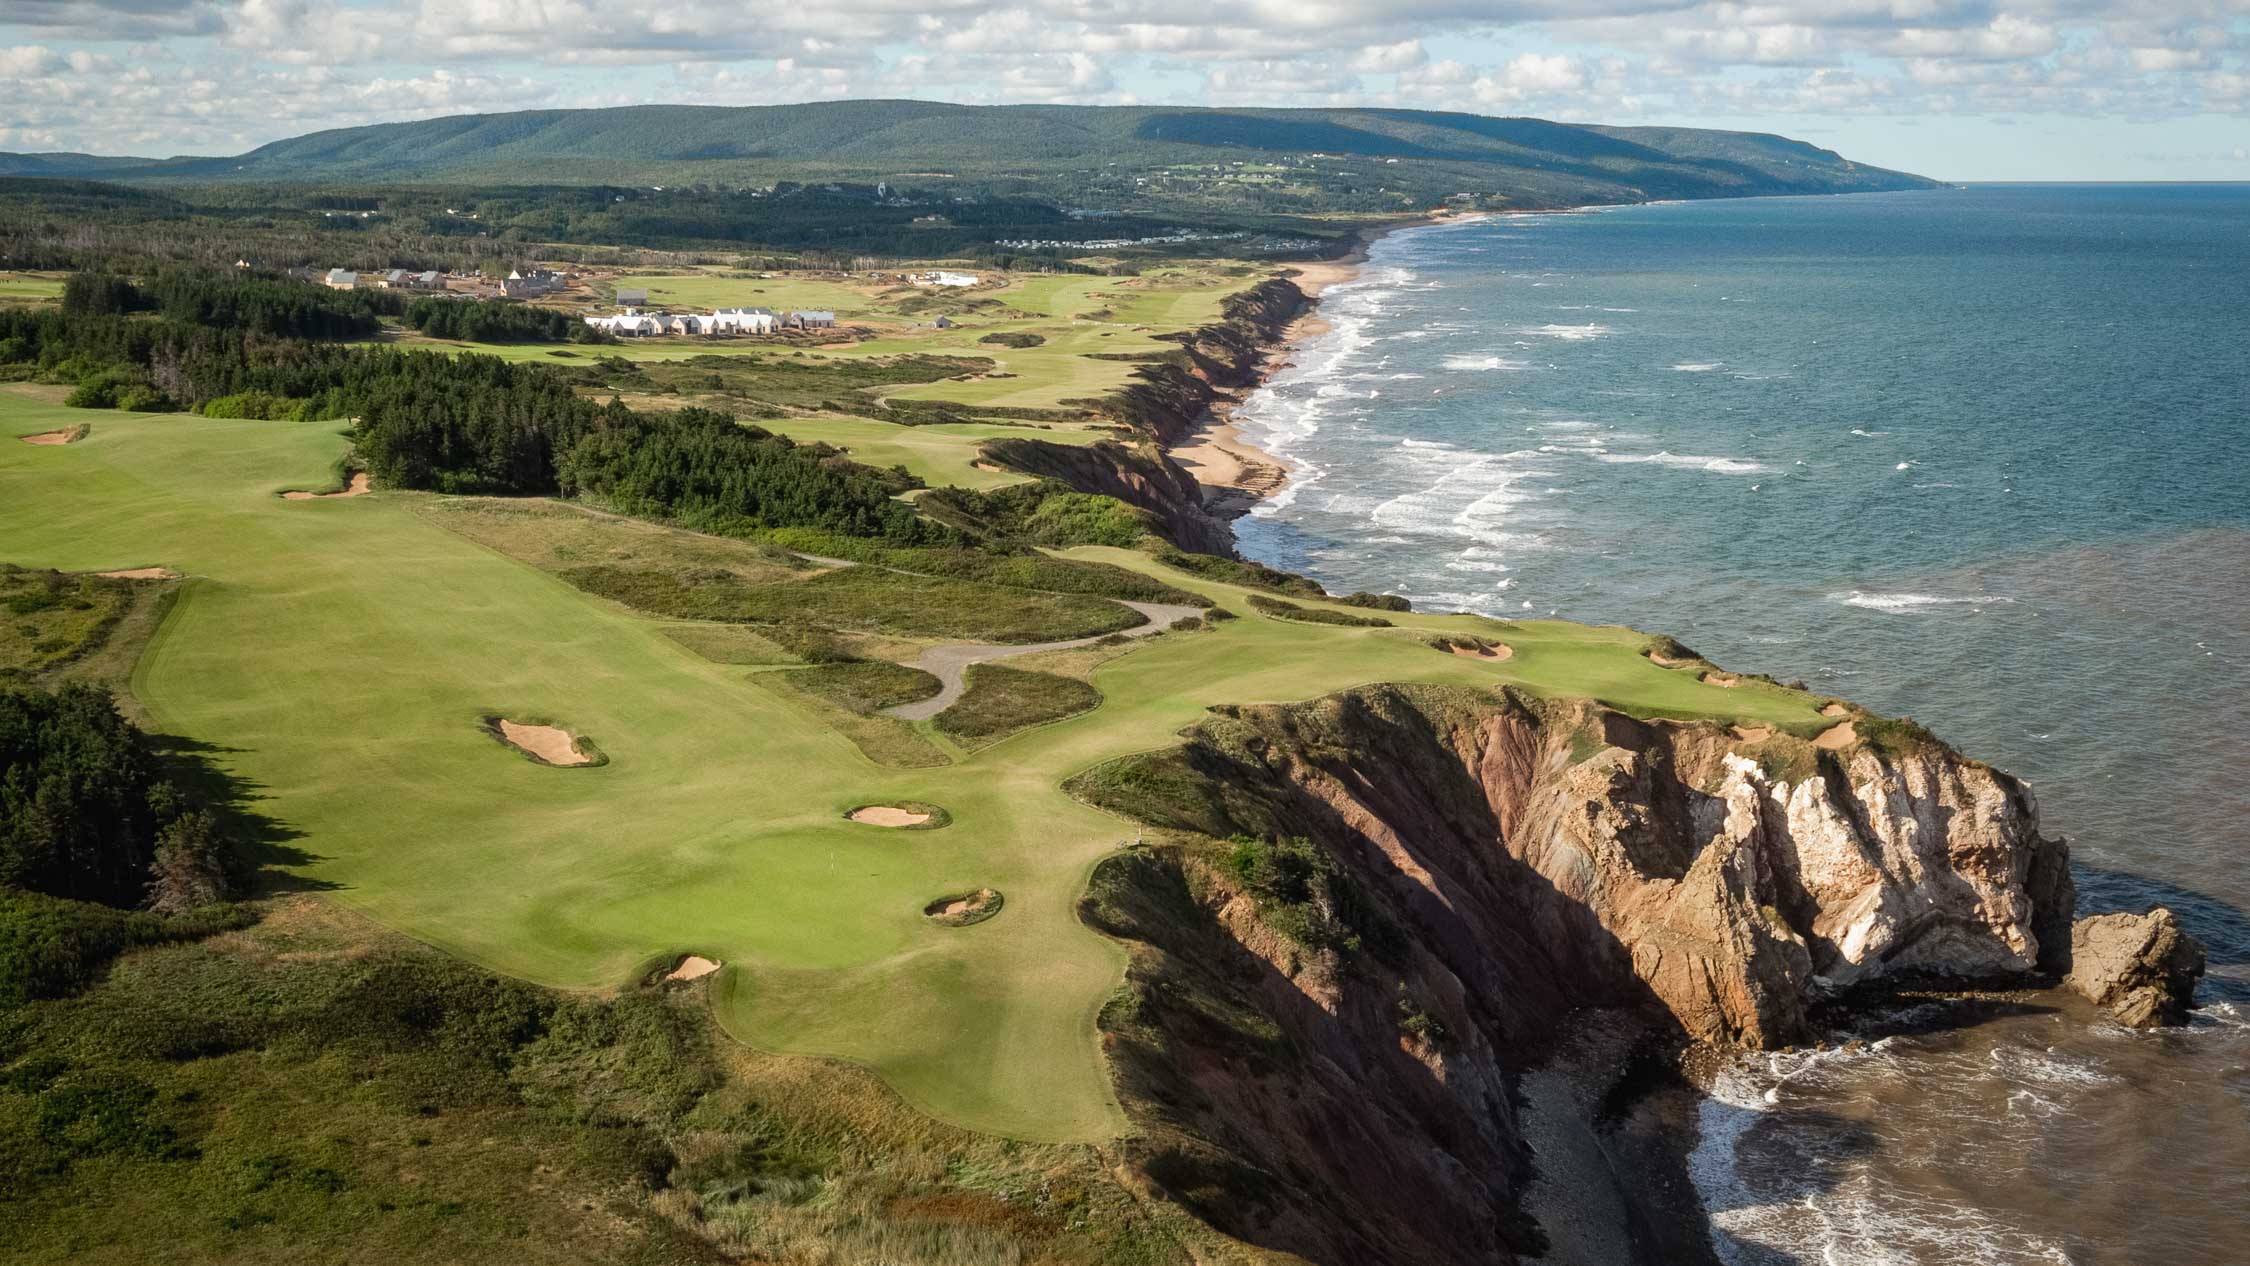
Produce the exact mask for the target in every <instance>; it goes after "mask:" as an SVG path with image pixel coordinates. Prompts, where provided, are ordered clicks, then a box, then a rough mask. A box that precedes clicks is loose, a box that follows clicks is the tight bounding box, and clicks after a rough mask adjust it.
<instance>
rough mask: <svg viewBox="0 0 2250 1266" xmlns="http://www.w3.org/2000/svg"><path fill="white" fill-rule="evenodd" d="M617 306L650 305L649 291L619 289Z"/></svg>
mask: <svg viewBox="0 0 2250 1266" xmlns="http://www.w3.org/2000/svg"><path fill="white" fill-rule="evenodd" d="M617 306H618V307H620V308H645V307H647V306H648V291H647V290H646V289H639V290H619V291H618V292H617Z"/></svg>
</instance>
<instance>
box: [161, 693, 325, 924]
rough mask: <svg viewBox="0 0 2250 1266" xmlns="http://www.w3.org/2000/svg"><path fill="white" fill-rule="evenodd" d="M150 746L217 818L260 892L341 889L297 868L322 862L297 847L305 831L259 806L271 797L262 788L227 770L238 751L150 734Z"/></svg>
mask: <svg viewBox="0 0 2250 1266" xmlns="http://www.w3.org/2000/svg"><path fill="white" fill-rule="evenodd" d="M148 738H149V747H150V749H151V750H152V751H154V752H155V753H156V757H157V760H158V761H159V762H161V763H162V765H163V768H164V772H165V774H166V776H167V777H169V778H171V779H172V780H173V781H174V782H176V783H178V784H179V786H180V787H181V788H182V789H184V790H185V791H187V792H188V794H190V795H191V796H193V797H195V798H196V799H197V800H198V801H200V802H201V803H202V804H203V805H204V806H205V807H207V808H209V809H210V811H211V814H212V816H214V817H216V818H217V819H218V820H219V825H220V827H221V828H222V829H223V830H224V831H225V833H226V835H227V838H228V839H230V840H232V841H234V845H235V851H236V853H237V855H238V856H239V857H240V858H241V859H242V861H243V862H244V863H245V865H246V866H247V867H249V869H250V871H251V884H252V886H253V889H254V891H255V892H257V893H259V894H273V893H284V892H332V891H335V890H337V889H339V888H341V887H343V885H341V884H337V883H334V882H331V881H329V880H325V879H315V878H312V877H310V876H307V875H304V874H302V873H300V872H299V870H298V869H297V868H300V867H304V866H309V865H311V864H312V863H314V862H317V861H320V860H322V858H321V855H320V854H318V853H314V852H311V851H309V850H307V849H305V848H303V847H301V846H299V845H298V843H297V841H299V840H301V839H303V838H305V833H304V832H302V831H300V830H298V829H297V828H295V827H293V826H291V825H289V824H288V823H286V822H283V821H282V820H281V819H279V818H276V817H274V816H272V815H271V814H269V813H267V812H265V811H264V810H263V809H262V808H260V807H259V806H260V805H261V804H263V803H264V802H265V801H267V800H269V799H271V797H270V796H268V795H267V794H266V790H265V787H264V785H263V784H260V783H257V782H254V781H252V780H251V779H248V778H245V777H243V776H242V775H241V774H240V773H237V772H236V771H234V770H233V769H230V768H228V766H227V764H226V763H225V761H226V758H227V757H228V756H231V755H235V754H237V753H239V752H241V751H242V749H241V748H236V747H224V746H221V745H219V744H216V743H206V742H203V741H201V740H199V739H191V738H184V737H182V736H180V735H177V734H159V733H151V734H150V735H149V736H148Z"/></svg>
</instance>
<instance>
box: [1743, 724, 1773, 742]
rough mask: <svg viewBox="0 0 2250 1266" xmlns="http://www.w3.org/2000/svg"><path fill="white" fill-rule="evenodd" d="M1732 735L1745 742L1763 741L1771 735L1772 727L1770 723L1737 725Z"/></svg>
mask: <svg viewBox="0 0 2250 1266" xmlns="http://www.w3.org/2000/svg"><path fill="white" fill-rule="evenodd" d="M1734 736H1735V737H1736V738H1738V739H1741V740H1742V741H1743V742H1745V743H1763V742H1765V741H1766V740H1767V739H1770V738H1772V737H1773V727H1772V726H1770V725H1738V726H1736V727H1734Z"/></svg>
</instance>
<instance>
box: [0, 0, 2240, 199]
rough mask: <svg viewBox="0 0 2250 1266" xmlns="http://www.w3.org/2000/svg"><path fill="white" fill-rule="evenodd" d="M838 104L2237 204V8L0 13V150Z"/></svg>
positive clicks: (842, 6) (407, 7)
mask: <svg viewBox="0 0 2250 1266" xmlns="http://www.w3.org/2000/svg"><path fill="white" fill-rule="evenodd" d="M844 97H914V98H921V99H926V100H940V101H960V102H973V103H991V102H1033V101H1041V102H1082V103H1088V104H1131V103H1157V104H1168V105H1178V104H1203V105H1262V106H1335V105H1352V106H1404V107H1413V108H1420V109H1446V110H1465V111H1471V112H1474V113H1479V114H1492V115H1536V116H1540V117H1545V118H1553V119H1563V120H1570V121H1585V122H1605V123H1664V124H1676V125H1688V126H1702V127H1730V128H1745V129H1750V130H1756V131H1768V132H1779V133H1783V134H1785V135H1789V136H1794V137H1798V138H1800V139H1803V140H1808V141H1811V142H1813V143H1815V144H1818V145H1822V146H1826V147H1828V148H1830V149H1834V150H1837V151H1839V152H1841V153H1843V154H1845V155H1846V156H1847V157H1850V158H1854V159H1858V160H1860V161H1864V162H1870V163H1875V164H1878V165H1881V166H1886V167H1897V168H1902V169H1905V170H1909V171H1916V172H1920V173H1923V174H1925V175H1931V176H1936V177H1939V178H1941V179H1948V180H2250V0H2015V2H2005V0H2004V2H2000V3H1986V2H1983V0H1826V2H1818V0H1774V2H1772V3H1681V2H1677V0H1582V2H1580V3H1564V2H1562V0H1046V2H1044V3H1038V4H1024V3H1020V2H1018V0H810V2H807V3H794V2H791V0H782V2H780V3H775V2H773V0H406V2H403V3H389V4H377V3H367V2H366V0H0V150H17V151H54V150H70V151H89V152H93V153H102V154H139V155H148V156H157V157H164V156H170V155H175V154H235V153H240V152H242V151H244V150H247V149H250V148H253V147H255V146H257V145H259V144H262V143H264V142H267V141H272V140H278V139H280V138H282V137H287V136H295V135H301V134H303V133H306V132H312V131H318V130H321V129H324V128H334V127H350V126H356V125H359V124H364V123H374V122H386V121H392V120H398V119H409V118H429V117H434V116H438V115H446V114H468V113H486V112H493V111H505V110H524V109H546V108H556V107H571V106H605V105H631V104H641V103H647V102H680V103H694V104H707V105H763V104H771V103H778V102H793V101H817V100H825V99H835V98H844Z"/></svg>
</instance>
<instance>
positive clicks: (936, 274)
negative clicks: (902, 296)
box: [907, 268, 979, 286]
mask: <svg viewBox="0 0 2250 1266" xmlns="http://www.w3.org/2000/svg"><path fill="white" fill-rule="evenodd" d="M907 280H908V281H911V282H913V283H914V284H915V285H917V286H973V285H975V284H977V281H978V280H979V279H978V277H977V275H976V274H975V273H956V272H947V271H946V270H944V269H942V268H940V269H934V270H932V271H930V272H926V273H915V274H914V275H913V276H911V277H908V278H907Z"/></svg>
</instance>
